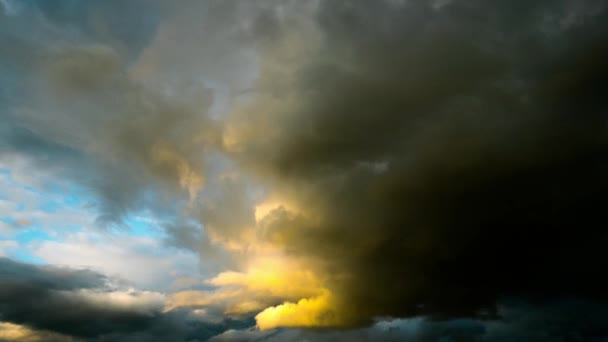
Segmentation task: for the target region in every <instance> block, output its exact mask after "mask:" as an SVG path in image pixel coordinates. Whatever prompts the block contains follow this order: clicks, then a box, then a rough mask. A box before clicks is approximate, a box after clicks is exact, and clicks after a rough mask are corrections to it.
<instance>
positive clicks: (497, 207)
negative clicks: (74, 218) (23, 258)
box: [0, 0, 608, 340]
mask: <svg viewBox="0 0 608 342" xmlns="http://www.w3.org/2000/svg"><path fill="white" fill-rule="evenodd" d="M6 3H7V4H8V5H6V4H4V3H3V4H4V5H3V9H4V12H3V13H2V17H1V19H2V20H1V21H0V46H5V47H11V48H10V49H6V50H7V51H8V52H6V53H3V54H2V60H0V62H1V63H0V71H2V76H0V82H2V83H1V84H2V85H10V87H2V88H0V105H2V106H3V108H6V110H4V109H3V110H2V111H0V119H2V120H3V122H4V123H3V125H2V126H0V132H1V133H2V135H1V138H0V153H1V155H0V157H2V158H17V157H15V156H18V158H23V159H24V160H27V161H28V163H30V164H28V165H32V168H35V169H40V172H44V173H48V174H51V175H53V176H54V177H57V178H62V179H69V180H70V181H71V182H73V183H74V184H76V185H77V186H78V187H79V188H80V189H84V190H83V191H84V192H85V193H86V194H87V195H88V196H90V197H91V198H93V199H94V200H93V201H92V202H93V203H92V204H93V207H94V208H95V210H96V212H97V214H98V222H100V223H102V225H105V226H108V227H112V226H113V225H117V226H120V224H121V223H123V221H124V220H125V218H126V217H128V216H129V215H130V214H134V213H139V212H143V211H145V212H152V213H154V216H155V217H157V218H161V219H162V220H161V221H159V222H162V227H163V229H164V232H165V233H166V236H163V239H164V240H163V241H164V242H165V243H166V244H167V245H170V246H172V247H177V248H180V249H182V250H183V251H185V252H184V253H187V252H188V251H195V252H198V253H199V255H200V259H201V263H202V264H203V266H209V269H210V270H213V271H217V272H215V275H214V276H211V277H209V279H208V280H207V281H206V282H201V283H196V281H194V282H192V281H187V282H185V283H188V284H190V285H188V286H181V285H180V287H179V291H178V292H175V293H168V294H158V295H159V296H162V297H163V300H162V301H161V300H160V297H158V298H157V297H156V294H154V295H153V294H151V293H148V294H143V293H140V292H137V295H136V294H135V293H122V292H121V293H116V294H112V293H113V292H112V291H109V290H107V291H105V292H104V291H101V290H100V289H101V288H104V287H103V286H105V285H103V284H104V283H103V281H102V280H99V279H97V280H91V281H94V282H93V283H92V284H91V285H87V284H88V283H87V284H81V285H79V286H75V287H74V288H67V289H63V288H57V289H56V288H52V289H47V288H46V286H45V287H44V288H45V289H44V290H40V289H36V291H34V289H32V291H34V292H33V293H34V294H35V296H31V298H39V297H40V298H43V299H44V301H43V302H45V303H49V305H51V306H53V307H58V306H61V305H66V304H65V303H69V305H73V306H74V307H76V308H79V310H81V312H83V313H84V314H83V315H80V316H89V317H91V318H90V320H86V319H83V322H85V323H86V324H78V325H76V327H77V328H74V326H72V325H70V326H69V327H68V323H66V322H70V324H71V322H72V319H73V317H71V316H70V317H67V318H65V317H64V316H63V315H58V316H57V317H56V318H54V319H42V318H41V317H42V316H37V315H38V314H37V312H38V311H32V312H34V313H31V312H30V311H28V313H27V314H26V313H25V312H22V311H19V310H17V308H18V307H17V306H13V305H9V306H7V307H6V308H5V309H4V310H5V311H4V313H3V315H2V319H4V320H7V321H8V322H10V324H18V325H23V326H26V327H27V328H31V329H37V330H44V331H46V330H52V331H56V332H58V333H62V334H70V335H74V336H84V337H95V338H101V337H100V336H102V335H103V334H106V335H104V336H106V337H105V338H107V339H110V340H112V339H120V338H125V337H124V336H123V334H125V333H128V334H135V333H140V332H142V333H143V334H144V335H137V336H136V335H129V336H130V337H129V338H140V339H142V340H145V338H146V336H150V335H147V334H149V333H150V331H154V332H157V331H159V329H162V328H161V327H164V326H171V327H174V326H175V324H177V325H180V324H178V323H177V322H179V321H180V320H181V322H182V323H181V324H184V325H188V324H190V323H189V322H191V321H192V320H191V318H187V317H191V316H193V315H194V316H196V315H203V316H204V315H209V316H213V317H214V319H215V320H216V321H217V318H218V317H231V318H242V319H245V320H247V319H251V317H255V319H256V329H257V330H251V331H236V330H235V331H229V332H226V333H224V334H223V335H221V336H218V337H217V338H218V339H219V338H231V337H230V336H233V337H235V338H237V340H238V339H254V338H273V336H275V335H274V334H276V335H277V336H279V335H280V336H281V338H284V339H286V340H289V338H293V339H299V338H307V337H305V336H308V334H309V333H310V334H312V335H310V336H317V335H316V334H317V332H310V331H308V330H293V329H297V328H306V329H309V328H323V329H334V328H339V329H355V330H353V331H354V332H353V334H354V335H353V336H363V335H357V334H360V333H362V331H364V329H366V328H365V327H368V326H370V325H372V328H369V329H371V330H372V331H374V329H378V324H380V323H377V322H378V320H381V319H383V318H387V317H388V318H390V319H393V318H394V319H403V320H406V321H407V323H404V324H412V323H411V322H413V321H412V320H407V319H410V318H411V319H413V320H416V318H412V317H425V318H428V319H429V320H430V321H428V327H430V328H428V329H429V330H427V328H426V327H427V325H426V324H427V323H420V324H421V326H422V325H424V327H417V328H416V329H415V330H416V331H415V332H413V333H412V335H411V336H413V337H412V338H420V339H421V340H425V339H428V340H433V339H439V338H442V337H443V335H442V334H440V333H439V334H438V333H435V332H436V331H444V330H446V329H447V330H450V331H452V330H458V331H460V330H459V329H461V328H462V329H464V330H466V334H465V335H467V336H471V334H472V335H475V336H477V335H479V334H481V332H480V331H479V329H478V328H479V324H481V323H479V322H480V321H479V319H487V320H498V321H500V318H501V317H504V318H505V319H506V318H507V317H509V314H510V313H509V312H505V311H504V310H502V311H501V307H500V305H499V303H502V302H503V301H504V300H510V299H513V298H515V300H521V301H522V302H524V303H526V302H529V303H534V305H532V304H530V305H531V306H530V307H526V306H525V305H521V306H518V309H517V310H515V312H517V317H520V318H521V317H528V316H527V315H533V313H534V312H536V310H537V309H536V305H538V306H543V305H544V306H546V307H548V308H549V309H548V310H549V311H553V312H558V311H559V314H558V316H559V317H565V318H564V319H565V320H566V322H564V323H563V324H564V325H566V326H567V325H571V326H577V327H578V324H579V323H578V321H577V320H576V319H575V318H574V317H571V316H568V315H567V314H565V313H564V312H563V311H562V310H561V307H560V306H559V305H555V306H552V304H547V303H562V302H563V301H567V300H572V301H573V302H575V303H576V302H577V301H581V302H584V303H591V304H589V305H587V304H586V305H585V306H584V308H585V310H590V311H593V312H601V311H602V310H603V307H604V306H605V301H606V299H607V298H606V293H605V288H606V286H607V285H608V279H607V277H606V276H605V275H604V273H605V272H603V270H604V269H606V268H608V259H607V258H605V255H604V254H605V253H604V252H603V250H604V244H605V243H606V241H607V239H608V235H607V233H606V232H605V229H603V228H602V227H603V226H604V223H605V217H604V216H605V215H604V211H605V210H604V208H603V205H602V202H603V201H602V200H603V198H604V197H605V195H606V193H607V192H608V181H607V179H606V177H605V174H606V171H608V159H607V157H606V156H608V153H607V152H608V135H607V132H606V124H605V117H604V116H605V113H606V111H607V109H608V107H607V105H606V101H605V98H606V95H607V94H606V91H605V90H604V88H606V87H604V86H603V82H604V80H605V78H606V76H608V68H607V67H606V63H605V62H604V61H605V60H608V49H606V44H605V43H604V42H605V41H606V37H607V36H608V20H606V19H607V18H608V6H607V5H606V3H605V2H604V1H595V0H586V1H575V0H559V1H545V0H535V1H529V0H528V1H524V0H515V1H513V0H511V1H506V0H505V1H497V2H492V3H490V2H487V1H483V0H469V1H465V0H452V1H427V0H409V1H393V0H390V1H389V0H382V1H373V2H372V1H363V0H361V1H358V0H352V1H333V0H320V1H309V2H299V1H274V0H268V1H255V2H251V1H234V2H225V1H214V0H209V1H204V2H200V1H199V2H197V1H192V2H190V1H188V2H184V3H183V6H175V5H169V4H165V3H164V2H156V1H152V2H151V5H150V6H149V7H148V5H147V4H148V3H147V2H146V5H145V6H144V5H142V3H140V2H138V1H133V2H132V3H131V4H130V5H129V6H127V7H125V8H124V9H123V10H121V8H120V6H119V5H117V3H116V2H113V1H109V2H107V3H106V2H104V4H103V5H102V4H97V5H95V4H92V3H89V2H86V3H82V4H78V5H75V4H72V3H70V2H66V3H63V2H59V3H58V4H55V5H49V4H46V5H45V4H41V3H38V2H36V1H32V2H31V3H26V4H24V5H23V6H18V7H19V8H17V7H15V6H12V2H10V1H7V2H6ZM70 4H72V5H70ZM131 6H133V7H131ZM131 18H138V19H137V20H133V21H131V20H130V19H131ZM146 18H148V19H146ZM26 22H27V26H28V27H27V29H26V27H25V26H26V24H25V23H26ZM23 32H25V33H23ZM43 37H44V39H43ZM20 218H22V219H24V220H27V219H28V217H20ZM24 222H25V221H24ZM3 226H4V225H3ZM2 229H8V228H2ZM83 241H84V240H83ZM53 244H55V245H56V246H65V245H66V244H65V242H53V243H46V244H45V245H46V246H47V247H48V246H51V247H52V246H53ZM84 245H86V244H83V246H84ZM43 247H44V246H43ZM52 250H53V248H47V249H44V248H42V249H40V251H43V252H44V255H45V258H46V259H48V260H51V259H53V260H65V258H68V259H76V256H75V254H74V256H69V255H68V254H69V253H65V251H64V253H62V256H57V257H53V256H52V254H53V253H52ZM99 250H100V251H101V252H100V253H101V254H104V253H107V252H104V251H107V250H108V248H106V249H104V248H100V249H99ZM95 258H97V255H96V254H95ZM99 259H101V258H99ZM62 262H63V263H67V264H71V265H73V264H74V263H72V262H65V261H62ZM146 265H147V264H146ZM15 267H16V266H15ZM48 270H55V268H52V267H50V268H48V269H44V268H30V269H29V271H28V273H32V274H39V275H40V277H42V274H44V277H46V276H47V273H49V272H50V273H53V272H55V271H52V272H51V271H48ZM68 273H69V276H68V278H69V279H70V280H72V278H74V277H75V278H74V281H75V280H76V278H78V277H81V276H83V275H82V274H84V275H85V276H84V277H85V278H86V279H89V277H93V278H95V277H96V276H94V275H95V274H96V273H91V272H88V273H87V272H85V273H82V274H81V273H70V272H68ZM77 274H78V276H76V275H77ZM196 276H197V275H194V277H193V278H194V279H196V278H197V277H196ZM78 279H80V278H78ZM95 279H96V278H95ZM34 280H35V279H30V278H24V279H23V280H22V284H21V285H23V286H25V285H27V284H29V283H30V282H34ZM70 282H71V281H67V280H66V281H65V283H66V284H69V283H70ZM34 283H35V282H34ZM34 283H32V284H34ZM45 284H46V283H45ZM192 284H194V285H192ZM9 285H11V284H8V283H7V284H4V285H3V286H0V291H7V292H6V293H7V298H8V296H9V295H8V294H9V293H10V297H11V298H13V297H16V298H17V297H20V296H21V295H20V294H19V293H17V294H15V293H13V292H11V291H17V290H16V288H13V287H11V286H12V285H11V286H9ZM21 285H20V286H21ZM62 286H67V285H62ZM2 288H4V290H2ZM20 288H21V287H20ZM25 288H26V289H27V288H28V287H25ZM23 291H25V290H23ZM36 296H38V297H36ZM135 297H137V298H135ZM32 301H35V299H32ZM100 301H103V302H108V303H113V306H112V308H111V309H108V310H109V311H103V310H102V309H100V308H99V302H100ZM142 301H143V302H146V303H147V304H143V302H142ZM148 301H149V302H148ZM119 302H120V303H126V304H125V305H123V304H120V303H119ZM161 302H162V304H160V303H161ZM28 303H29V302H28ZM539 303H540V304H539ZM30 304H31V305H32V306H34V302H32V303H30ZM114 304H115V305H114ZM596 304H597V306H598V307H595V306H594V305H596ZM28 305H29V304H28ZM520 308H521V309H520ZM538 310H540V311H542V310H543V309H538ZM540 311H539V312H540ZM66 314H67V313H66ZM80 316H79V317H80ZM539 316H542V317H543V319H544V317H548V316H550V314H546V315H545V313H544V312H543V313H542V314H540V313H539ZM150 317H153V318H150ZM123 318H124V319H127V320H128V321H129V322H132V323H129V324H128V325H121V324H122V323H120V322H122V320H123ZM454 318H456V319H464V321H461V320H456V321H454V320H453V319H454ZM62 319H64V321H62ZM433 320H438V321H440V320H446V321H445V322H444V323H445V324H443V323H441V322H439V323H437V322H432V321H433ZM531 321H534V319H531ZM100 322H101V323H100ZM133 322H134V323H133ZM151 322H154V324H155V325H156V327H155V328H154V329H148V328H150V327H151V326H152V325H150V324H152V323H151ZM250 322H251V321H250ZM424 322H427V321H426V320H424ZM454 322H456V323H454ZM463 322H464V323H463ZM471 322H472V323H471ZM512 322H513V321H510V323H512ZM469 323H470V324H469ZM374 324H376V325H374ZM442 324H443V325H442ZM522 324H523V325H526V324H528V323H522ZM530 324H532V323H530ZM482 325H483V327H484V328H483V329H486V330H484V331H485V332H488V331H489V330H487V329H494V330H492V334H493V335H492V336H499V337H500V336H508V333H506V334H503V333H502V332H500V329H501V328H500V323H496V324H495V325H493V326H491V325H487V324H482ZM507 325H508V328H505V329H507V330H509V331H510V333H512V334H513V336H524V337H525V338H531V339H533V336H534V335H526V334H527V332H522V333H521V334H520V335H518V334H519V332H517V331H516V330H517V329H519V328H520V326H516V324H515V325H513V324H510V325H509V324H507ZM549 325H550V324H549ZM134 326H138V327H140V328H138V329H132V327H134ZM490 326H491V327H490ZM593 326H594V328H593V329H592V330H594V329H596V328H595V327H596V326H597V325H596V324H595V323H594V324H593ZM222 327H223V328H227V326H226V325H223V326H222ZM199 328H200V327H199ZM216 328H217V329H220V328H219V326H217V325H214V326H213V329H216ZM275 328H290V329H288V330H287V332H283V331H282V330H277V331H272V332H267V330H272V329H275ZM74 329H75V330H74ZM197 329H198V328H197ZM209 329H211V328H209ZM442 329H444V330H442ZM526 329H527V328H523V330H526ZM534 329H536V328H534ZM539 329H540V330H543V329H545V330H546V329H550V328H549V327H547V326H545V325H542V328H539ZM17 330H18V329H17ZM579 330H580V329H579ZM582 330H584V329H582ZM100 331H102V332H101V333H100ZM168 331H176V330H175V329H174V328H171V329H169V330H168ZM177 331H179V334H181V335H179V334H178V335H166V336H179V337H178V339H179V338H186V337H188V336H190V335H188V334H194V332H192V331H193V330H190V328H187V329H186V328H183V327H182V328H179V329H177ZM197 331H198V330H197ZM432 331H435V332H432ZM594 331H595V330H594ZM597 331H598V332H597V333H595V332H594V333H590V332H584V333H580V334H582V335H584V336H590V337H598V336H602V334H604V335H605V330H601V329H599V330H597ZM219 333H220V332H219V331H218V332H217V334H219ZM367 333H369V334H371V335H369V336H371V337H369V338H370V339H376V338H381V337H378V336H380V335H378V336H376V335H374V333H370V332H369V331H367V332H364V333H363V334H364V335H365V334H367ZM566 333H567V332H565V331H562V330H560V331H559V332H558V333H556V335H549V336H563V335H564V334H566ZM100 334H101V335H100ZM112 334H119V335H120V336H118V335H112ZM243 334H244V335H243ZM284 334H287V335H289V336H291V335H293V336H291V337H289V336H287V335H284ZM290 334H291V335H290ZM300 334H301V335H300ZM319 334H321V333H319ZM408 334H409V333H408ZM501 334H503V335H501ZM585 334H586V335H585ZM582 335H581V336H582ZM192 336H193V335H192ZM205 336H207V337H209V336H211V335H210V334H208V335H205ZM243 336H245V337H243ZM324 336H330V335H324ZM345 336H349V335H348V334H347V335H345ZM365 336H368V335H365ZM408 336H410V335H408ZM484 336H486V337H487V336H489V335H484ZM530 336H532V337H530ZM275 337H276V336H275ZM402 337H404V336H401V335H399V336H398V338H402ZM499 337H497V339H499ZM197 338H198V337H197ZM205 338H206V337H205ZM353 338H354V337H353ZM488 338H489V337H488ZM492 338H494V337H492ZM191 339H194V337H192V338H191ZM489 340H491V339H489Z"/></svg>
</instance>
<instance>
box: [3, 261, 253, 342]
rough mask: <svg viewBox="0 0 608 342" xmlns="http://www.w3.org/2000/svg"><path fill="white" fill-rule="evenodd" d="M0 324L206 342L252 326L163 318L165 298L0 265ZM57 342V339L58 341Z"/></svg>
mask: <svg viewBox="0 0 608 342" xmlns="http://www.w3.org/2000/svg"><path fill="white" fill-rule="evenodd" d="M0 303H1V304H0V319H1V320H2V321H4V322H10V323H14V324H19V325H21V326H25V327H28V328H30V329H33V330H34V331H42V332H44V331H47V332H55V333H59V334H62V335H64V336H66V337H65V338H66V340H67V339H69V338H71V337H73V338H75V339H80V338H82V339H85V340H96V341H166V340H173V341H180V340H183V341H192V340H201V341H203V340H206V339H207V338H209V337H211V336H214V335H217V334H219V333H221V332H223V331H225V330H227V329H229V328H237V329H239V328H243V327H245V326H247V325H251V324H252V323H251V322H250V321H231V320H229V319H225V320H220V321H219V322H214V323H211V322H207V321H205V320H204V319H201V318H197V317H196V315H193V313H192V312H191V311H189V310H174V311H171V312H163V307H164V297H163V296H162V295H161V294H159V293H155V292H146V291H136V290H128V289H124V288H117V287H115V286H114V285H112V279H110V278H107V277H105V276H103V275H101V274H98V273H95V272H92V271H88V270H74V269H68V268H61V267H55V266H33V265H28V264H24V263H20V262H16V261H12V260H10V259H6V258H2V259H0ZM58 338H59V339H60V340H61V338H60V337H58Z"/></svg>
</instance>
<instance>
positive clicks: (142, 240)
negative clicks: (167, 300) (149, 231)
mask: <svg viewBox="0 0 608 342" xmlns="http://www.w3.org/2000/svg"><path fill="white" fill-rule="evenodd" d="M31 252H32V254H33V255H35V256H37V257H39V258H41V259H43V260H44V261H46V262H48V263H50V264H59V265H66V266H71V267H87V268H91V269H93V270H96V271H98V272H101V273H104V274H108V275H110V276H115V277H119V278H121V279H124V280H126V281H128V282H129V283H132V284H134V285H136V286H137V287H140V288H146V289H166V288H168V287H170V286H171V285H172V284H173V283H174V281H175V280H176V279H178V278H181V277H184V276H186V275H188V276H189V275H192V274H197V273H198V272H199V271H198V256H197V255H195V254H194V253H190V252H185V251H181V250H176V249H172V248H168V247H165V246H163V245H162V242H161V241H159V240H157V239H154V238H151V237H135V236H128V235H125V234H114V233H110V232H107V233H93V232H86V233H77V234H74V235H72V236H70V237H68V238H67V239H66V240H65V241H42V242H39V243H37V244H36V245H35V246H33V249H32V251H31Z"/></svg>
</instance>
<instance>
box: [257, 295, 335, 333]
mask: <svg viewBox="0 0 608 342" xmlns="http://www.w3.org/2000/svg"><path fill="white" fill-rule="evenodd" d="M336 307H337V305H336V303H335V301H334V299H333V296H332V294H331V293H330V292H329V291H328V290H324V291H323V293H322V294H321V295H319V296H317V297H313V298H309V299H306V298H305V299H301V300H300V301H298V302H297V303H284V304H281V305H277V306H274V307H269V308H267V309H265V310H264V311H262V312H260V313H259V314H258V315H257V316H255V319H256V321H257V326H258V328H259V329H260V330H268V329H274V328H278V327H332V326H340V325H344V324H345V322H344V319H343V317H341V316H340V315H339V314H338V312H336Z"/></svg>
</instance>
